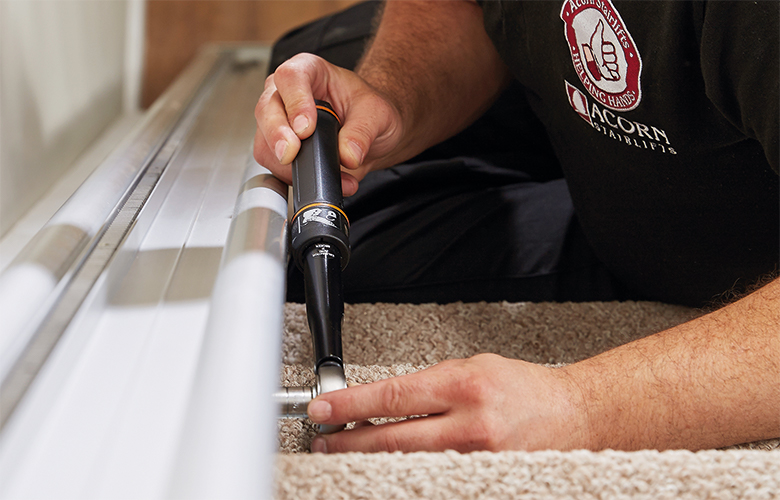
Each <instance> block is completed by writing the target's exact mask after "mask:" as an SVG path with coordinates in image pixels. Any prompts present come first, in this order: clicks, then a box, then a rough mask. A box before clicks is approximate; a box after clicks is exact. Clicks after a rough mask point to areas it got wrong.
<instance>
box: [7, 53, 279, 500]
mask: <svg viewBox="0 0 780 500" xmlns="http://www.w3.org/2000/svg"><path fill="white" fill-rule="evenodd" d="M267 57H268V50H267V48H265V47H256V46H236V47H225V46H223V47H211V48H209V49H207V50H206V51H204V52H203V53H202V54H201V55H200V56H199V58H198V59H197V61H195V63H193V65H192V66H191V67H190V68H189V69H188V70H187V72H185V73H184V74H183V76H182V77H181V78H180V80H178V81H177V83H176V84H175V85H174V86H173V87H172V89H171V91H169V92H168V93H166V94H165V97H164V98H163V100H162V101H160V102H159V103H158V104H156V105H155V106H154V108H153V109H152V110H150V112H149V114H148V116H147V118H146V119H145V120H144V122H143V123H142V125H141V126H140V127H139V129H137V131H136V132H135V133H134V134H133V135H132V136H131V137H130V139H128V141H126V142H125V143H124V144H123V146H122V147H121V148H119V149H118V150H117V153H116V154H114V155H112V156H111V157H109V159H108V160H107V161H106V162H105V164H104V165H101V166H100V167H99V168H98V169H97V170H96V171H95V173H94V174H93V175H92V176H91V177H90V178H89V179H88V180H87V182H85V184H84V185H83V186H82V187H81V188H80V189H79V190H78V191H77V192H76V193H75V194H74V195H73V197H72V198H71V200H69V201H68V203H67V204H66V205H65V206H64V207H63V209H62V210H61V212H58V214H57V215H55V217H54V218H53V219H52V221H50V222H49V224H48V225H47V226H46V227H45V228H44V229H43V230H42V231H41V233H39V235H38V236H37V237H36V238H35V240H34V241H33V242H31V244H30V245H28V247H27V248H26V249H25V250H24V251H23V252H22V254H21V256H20V257H18V258H17V260H16V261H14V262H13V263H12V264H11V265H10V266H9V267H8V268H7V270H6V271H5V272H4V273H3V275H2V277H0V291H2V292H3V293H5V294H6V295H0V296H1V297H3V298H2V299H0V300H2V301H3V304H2V305H1V306H2V307H4V308H6V309H4V310H13V311H15V312H17V313H18V317H17V319H16V320H15V321H16V323H15V325H16V326H15V331H14V332H13V333H12V334H9V335H8V336H6V337H4V339H3V343H2V345H1V346H0V349H2V353H1V354H0V360H1V361H2V363H3V364H2V365H1V366H0V368H2V369H4V371H3V372H2V373H0V375H2V376H3V382H2V384H3V385H2V397H3V401H2V408H1V410H2V412H3V413H2V429H1V430H0V497H2V498H17V497H24V498H28V497H32V498H54V497H57V498H84V499H87V498H148V499H154V498H169V497H187V498H198V497H210V498H216V497H218V498H226V497H256V498H270V497H271V495H272V491H271V487H272V482H271V481H272V478H271V474H272V470H273V469H272V461H273V452H274V450H275V446H276V444H275V435H276V433H275V421H276V418H277V412H276V408H275V407H274V405H273V404H272V401H273V398H272V393H273V392H274V391H275V390H276V389H277V385H278V378H279V372H278V368H279V364H278V363H279V351H280V350H279V342H280V341H281V328H282V320H281V317H282V316H281V315H282V310H283V308H282V306H283V300H284V269H285V262H286V223H285V218H286V202H285V196H284V195H285V191H284V186H282V185H280V184H279V183H278V181H276V180H275V179H273V178H272V177H271V176H270V175H267V173H264V172H263V171H262V167H260V166H259V165H257V164H256V163H255V162H254V161H253V160H252V159H251V145H252V137H253V134H254V119H253V114H252V111H253V109H254V104H255V102H256V99H257V97H258V95H259V93H260V91H261V89H262V87H263V80H264V78H265V67H266V66H265V64H266V61H267ZM247 165H248V167H247ZM109 193H110V194H109ZM237 194H239V196H238V199H236V195H237ZM74 221H75V223H74ZM73 228H76V229H73ZM25 273H27V274H26V276H33V277H34V276H35V273H37V275H38V277H39V278H40V277H41V276H43V278H41V279H38V280H37V281H36V282H35V283H37V285H35V283H33V285H34V286H30V289H29V290H28V289H24V288H25V286H26V283H27V284H29V283H32V281H29V280H28V281H27V282H25V281H24V279H23V278H24V277H25ZM19 276H22V278H20V277H19ZM3 287H5V288H3ZM9 297H10V298H9ZM5 301H7V302H5Z"/></svg>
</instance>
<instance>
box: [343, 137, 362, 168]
mask: <svg viewBox="0 0 780 500" xmlns="http://www.w3.org/2000/svg"><path fill="white" fill-rule="evenodd" d="M347 146H349V151H350V153H352V156H353V157H354V158H355V161H357V163H358V165H360V164H361V163H363V149H362V148H361V147H360V146H359V145H358V144H357V143H356V142H352V141H349V143H348V144H347Z"/></svg>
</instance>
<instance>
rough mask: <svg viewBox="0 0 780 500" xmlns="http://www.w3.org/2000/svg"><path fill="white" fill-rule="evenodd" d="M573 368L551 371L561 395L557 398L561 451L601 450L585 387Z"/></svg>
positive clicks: (566, 367)
mask: <svg viewBox="0 0 780 500" xmlns="http://www.w3.org/2000/svg"><path fill="white" fill-rule="evenodd" d="M572 366H573V365H567V366H562V367H559V368H552V373H553V376H554V377H555V378H556V379H557V380H558V381H559V386H560V387H561V395H560V396H559V398H558V402H559V405H558V415H559V418H558V425H557V426H556V428H557V429H559V431H558V432H560V435H561V436H565V437H566V441H565V442H564V443H562V445H563V446H560V448H562V449H570V450H574V449H587V450H598V449H602V446H601V443H600V442H599V440H598V439H597V436H598V433H597V432H596V429H595V426H594V424H595V422H593V420H592V412H591V411H590V408H589V406H588V402H589V398H588V397H587V390H586V388H585V383H584V382H583V381H582V380H581V379H580V377H579V371H578V370H576V369H575V370H572V369H571V367H572Z"/></svg>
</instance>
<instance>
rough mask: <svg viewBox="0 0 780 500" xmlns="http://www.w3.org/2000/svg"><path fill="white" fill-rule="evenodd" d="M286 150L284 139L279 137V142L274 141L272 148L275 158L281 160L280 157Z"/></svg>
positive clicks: (282, 156)
mask: <svg viewBox="0 0 780 500" xmlns="http://www.w3.org/2000/svg"><path fill="white" fill-rule="evenodd" d="M286 152H287V141H285V140H284V139H279V142H277V143H276V147H275V148H274V153H276V158H277V159H278V160H279V161H280V162H281V161H282V158H284V153H286Z"/></svg>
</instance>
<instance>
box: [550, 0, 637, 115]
mask: <svg viewBox="0 0 780 500" xmlns="http://www.w3.org/2000/svg"><path fill="white" fill-rule="evenodd" d="M561 19H562V20H563V22H564V25H565V29H564V32H565V34H566V42H567V43H568V45H569V51H570V53H571V60H572V63H573V64H574V70H575V71H576V72H577V76H578V77H579V78H580V81H581V82H582V84H583V85H584V86H585V89H586V90H587V91H588V93H589V94H590V95H591V96H593V98H594V99H596V101H598V102H600V103H601V104H603V105H604V106H606V107H607V108H610V109H613V110H615V111H630V110H632V109H634V108H636V107H637V106H638V105H639V102H640V101H641V100H642V90H641V86H640V81H639V80H640V76H641V74H642V58H641V57H640V56H639V51H638V50H637V49H636V45H635V44H634V40H633V39H632V38H631V34H630V33H629V32H628V30H627V29H626V27H625V24H624V23H623V19H622V18H621V17H620V14H618V11H617V10H616V9H615V7H614V6H613V5H612V2H611V1H610V0H565V1H564V2H563V8H562V9H561Z"/></svg>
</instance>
